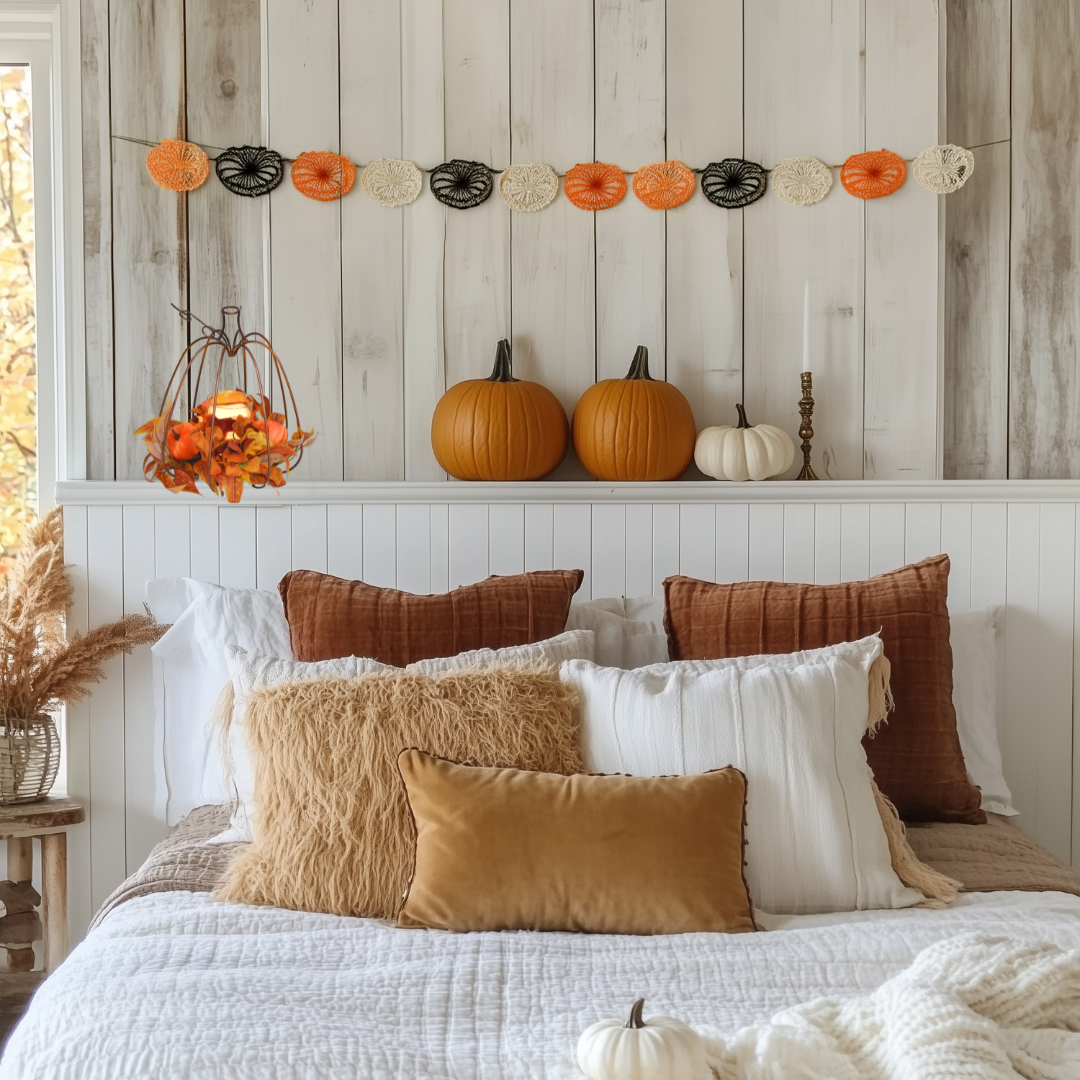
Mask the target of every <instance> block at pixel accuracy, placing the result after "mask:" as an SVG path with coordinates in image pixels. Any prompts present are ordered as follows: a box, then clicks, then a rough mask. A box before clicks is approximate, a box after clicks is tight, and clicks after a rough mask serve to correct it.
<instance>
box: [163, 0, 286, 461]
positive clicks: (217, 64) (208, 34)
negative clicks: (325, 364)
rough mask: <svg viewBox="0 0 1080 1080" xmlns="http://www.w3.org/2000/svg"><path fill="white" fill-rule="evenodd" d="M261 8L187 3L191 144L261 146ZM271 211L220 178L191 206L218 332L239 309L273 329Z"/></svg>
mask: <svg viewBox="0 0 1080 1080" xmlns="http://www.w3.org/2000/svg"><path fill="white" fill-rule="evenodd" d="M259 7H260V3H259V0H184V15H185V22H186V24H187V35H186V38H185V50H186V51H185V58H186V60H187V114H188V138H189V139H191V140H192V141H193V142H197V143H201V144H203V145H204V146H210V147H217V148H218V149H221V148H223V147H227V146H258V145H259V144H260V143H261V141H262V126H263V125H262V119H263V118H262V103H263V95H262V71H261V68H262V34H261V33H260V14H259ZM212 168H213V166H211V169H212ZM269 207H270V203H269V201H268V200H266V199H243V198H237V197H236V196H235V195H233V194H231V193H230V192H229V191H227V190H226V189H225V188H224V187H223V186H222V185H221V184H220V183H218V182H217V177H216V176H211V177H210V179H209V180H208V181H207V182H206V183H205V184H204V185H203V186H202V187H201V188H200V189H199V194H198V196H196V197H192V198H190V199H189V200H188V239H189V244H188V253H189V254H188V262H189V266H190V286H189V290H188V291H189V303H190V304H191V309H192V311H194V312H196V313H197V314H198V315H199V316H201V317H202V318H204V319H207V320H209V321H210V322H211V323H212V324H214V325H215V326H216V325H218V321H217V320H218V313H219V311H220V310H221V308H222V307H223V306H224V305H226V304H235V305H237V306H239V307H240V308H241V309H242V310H241V320H242V324H243V326H244V328H245V329H248V330H261V331H263V332H264V333H265V332H266V331H267V329H268V327H269V322H268V319H267V316H268V315H269V312H268V311H267V310H266V285H267V282H266V269H267V268H266V265H265V256H266V251H265V241H266V234H267V227H266V226H267V222H268V220H269ZM283 346H284V343H282V347H283ZM282 355H283V356H284V357H287V359H288V360H289V361H290V364H289V370H290V371H293V370H294V369H295V368H296V367H297V366H301V365H302V364H303V362H304V360H306V357H303V356H301V355H298V354H296V353H293V352H289V353H282ZM276 403H277V402H275V404H276ZM304 422H305V423H307V418H306V417H305V418H304ZM305 456H306V455H305ZM305 471H306V470H305Z"/></svg>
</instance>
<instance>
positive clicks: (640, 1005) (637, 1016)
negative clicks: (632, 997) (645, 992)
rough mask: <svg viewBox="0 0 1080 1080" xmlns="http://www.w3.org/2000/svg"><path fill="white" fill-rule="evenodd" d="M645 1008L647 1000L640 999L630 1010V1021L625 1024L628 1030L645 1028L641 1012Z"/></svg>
mask: <svg viewBox="0 0 1080 1080" xmlns="http://www.w3.org/2000/svg"><path fill="white" fill-rule="evenodd" d="M644 1008H645V999H644V998H638V999H637V1001H635V1002H634V1004H633V1006H632V1007H631V1009H630V1019H629V1020H627V1021H626V1023H625V1024H623V1027H628V1028H643V1027H644V1026H645V1021H644V1020H642V1019H641V1010H642V1009H644Z"/></svg>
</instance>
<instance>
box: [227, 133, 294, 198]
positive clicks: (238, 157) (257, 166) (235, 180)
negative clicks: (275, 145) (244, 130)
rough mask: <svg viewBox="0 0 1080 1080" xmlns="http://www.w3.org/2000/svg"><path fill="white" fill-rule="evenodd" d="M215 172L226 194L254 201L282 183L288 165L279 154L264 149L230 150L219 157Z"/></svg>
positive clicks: (233, 148)
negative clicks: (229, 192)
mask: <svg viewBox="0 0 1080 1080" xmlns="http://www.w3.org/2000/svg"><path fill="white" fill-rule="evenodd" d="M214 171H215V172H216V173H217V178H218V179H219V180H220V181H221V185H222V187H224V188H225V190H226V191H231V192H232V193H233V194H234V195H244V196H247V198H249V199H254V198H256V197H258V196H259V195H269V194H270V192H271V191H273V190H274V188H276V187H277V186H278V184H280V183H281V181H282V179H283V178H284V176H285V164H284V162H283V161H282V160H281V155H280V154H279V153H278V152H277V151H276V150H270V149H269V148H268V147H265V146H230V147H229V149H228V150H222V151H221V153H220V154H218V156H217V163H216V164H215V166H214Z"/></svg>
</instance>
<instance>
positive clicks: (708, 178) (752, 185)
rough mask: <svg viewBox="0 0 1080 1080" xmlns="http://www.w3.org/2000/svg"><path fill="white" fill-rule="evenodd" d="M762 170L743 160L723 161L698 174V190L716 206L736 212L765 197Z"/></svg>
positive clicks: (755, 163)
mask: <svg viewBox="0 0 1080 1080" xmlns="http://www.w3.org/2000/svg"><path fill="white" fill-rule="evenodd" d="M765 183H766V178H765V170H764V169H763V168H762V167H761V166H760V165H758V164H757V162H755V161H747V160H746V159H745V158H724V160H723V161H714V162H712V164H710V165H707V166H706V167H705V169H704V170H703V171H702V174H701V190H702V191H703V192H704V193H705V198H706V199H708V200H709V202H711V203H713V205H715V206H722V207H724V208H725V209H727V210H738V209H740V208H741V207H743V206H749V205H750V204H751V203H753V202H757V200H758V199H760V198H761V196H762V195H764V194H765Z"/></svg>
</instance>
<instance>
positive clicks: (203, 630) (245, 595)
mask: <svg viewBox="0 0 1080 1080" xmlns="http://www.w3.org/2000/svg"><path fill="white" fill-rule="evenodd" d="M146 594H147V599H148V601H149V604H150V608H151V610H152V611H153V613H154V616H155V617H156V618H158V619H159V620H161V621H162V622H172V624H173V625H172V627H171V628H170V629H169V630H168V631H166V633H165V634H164V635H163V636H162V637H161V639H160V640H159V641H158V642H156V643H155V645H154V646H153V648H152V649H151V653H152V655H153V669H154V739H155V757H156V761H157V772H156V775H155V812H156V814H157V816H158V817H159V818H162V819H164V820H165V821H166V822H167V823H168V824H169V825H175V824H176V823H177V822H178V821H179V820H180V819H181V818H182V817H183V816H184V815H185V814H186V813H188V812H189V811H190V810H193V809H194V808H195V807H196V806H202V805H203V804H204V803H220V802H225V801H227V800H228V799H229V798H231V791H230V790H229V789H228V788H226V786H225V782H224V777H223V775H222V767H221V759H220V756H219V754H218V747H217V736H216V734H215V732H214V731H213V730H212V728H211V725H210V720H211V716H212V714H213V709H214V703H215V701H216V700H217V697H218V694H220V693H221V688H222V687H223V686H224V685H225V684H226V683H227V682H228V681H229V667H228V664H227V662H226V659H225V646H226V645H229V644H236V645H241V646H243V647H244V648H245V649H248V650H250V651H251V652H254V653H258V654H260V655H262V656H276V657H285V658H289V659H291V658H292V647H291V645H290V643H289V624H288V622H286V620H285V611H284V609H283V608H282V606H281V598H280V597H279V596H278V594H277V593H276V592H263V591H260V590H257V589H226V588H224V587H223V586H221V585H212V584H210V583H209V582H206V581H194V580H193V579H191V578H160V579H158V580H155V581H151V582H149V583H148V584H147V586H146Z"/></svg>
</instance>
